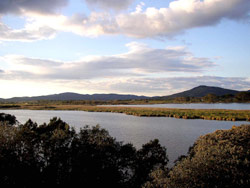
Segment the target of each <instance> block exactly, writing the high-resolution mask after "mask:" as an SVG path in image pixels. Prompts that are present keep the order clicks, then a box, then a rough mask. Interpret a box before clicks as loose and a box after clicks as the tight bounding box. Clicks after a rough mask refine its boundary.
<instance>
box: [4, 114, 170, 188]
mask: <svg viewBox="0 0 250 188" xmlns="http://www.w3.org/2000/svg"><path fill="white" fill-rule="evenodd" d="M167 162H168V158H167V156H166V149H165V148H164V147H162V146H161V145H160V144H159V141H158V140H153V141H150V142H149V143H147V144H145V145H143V146H142V148H141V149H139V150H136V149H135V148H134V147H133V145H132V144H122V143H120V142H117V141H116V140H115V139H114V138H113V137H111V136H110V135H109V133H108V132H107V131H106V130H104V129H101V128H100V127H99V126H96V127H93V128H89V127H85V128H83V129H81V130H80V132H79V133H76V131H75V130H74V129H73V128H71V127H70V126H69V125H68V124H66V123H65V122H63V121H62V120H60V119H57V118H53V119H51V121H50V122H49V123H48V124H43V125H40V126H38V125H37V124H36V123H34V122H32V121H31V120H29V121H27V122H26V123H25V124H24V125H19V126H8V125H4V124H3V125H2V126H0V185H1V186H4V185H18V186H20V187H35V186H37V185H50V186H56V185H58V186H61V185H70V186H72V185H77V186H79V185H80V186H82V185H85V186H86V185H90V186H89V187H104V186H108V187H141V185H142V184H143V183H145V180H147V177H148V174H149V173H150V172H151V171H152V170H154V169H156V168H161V169H164V168H165V167H166V165H167Z"/></svg>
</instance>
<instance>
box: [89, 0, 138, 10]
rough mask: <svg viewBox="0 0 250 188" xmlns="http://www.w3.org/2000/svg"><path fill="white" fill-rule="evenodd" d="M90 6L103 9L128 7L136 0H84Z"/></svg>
mask: <svg viewBox="0 0 250 188" xmlns="http://www.w3.org/2000/svg"><path fill="white" fill-rule="evenodd" d="M84 1H85V2H86V3H87V4H88V5H89V6H91V7H94V8H95V7H97V8H101V9H108V10H110V9H114V10H121V9H126V8H128V6H129V5H130V4H131V3H132V2H133V1H134V0H84Z"/></svg>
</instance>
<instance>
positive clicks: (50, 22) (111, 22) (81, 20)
mask: <svg viewBox="0 0 250 188" xmlns="http://www.w3.org/2000/svg"><path fill="white" fill-rule="evenodd" d="M26 1H27V2H28V0H26ZM26 1H25V2H26ZM30 1H31V0H30ZM113 1H115V2H116V3H114V2H113ZM46 2H47V1H46ZM53 2H54V1H53ZM56 2H57V1H56ZM65 2H66V1H65ZM117 2H118V0H105V1H104V0H96V1H93V0H91V4H95V5H100V6H101V5H102V6H104V5H105V6H107V7H109V6H110V7H111V8H112V6H113V8H115V7H116V6H117V7H118V8H119V6H121V7H122V5H123V4H122V3H120V4H118V3H117ZM119 2H120V0H119ZM122 2H123V3H125V4H128V1H122ZM126 2H127V3H126ZM88 3H90V1H89V2H88ZM45 4H46V3H45ZM63 4H64V3H63ZM46 5H48V2H47V4H46ZM53 5H54V6H52V8H51V10H54V9H56V7H57V6H58V7H60V6H61V4H58V5H57V3H55V4H53ZM142 6H144V7H145V10H144V9H143V8H142ZM42 7H46V6H45V5H44V6H42ZM35 8H36V7H35ZM20 9H22V8H20ZM41 10H43V8H42V9H41ZM48 10H49V11H48V12H51V11H50V9H48ZM249 11H250V1H249V0H203V1H202V0H176V1H172V2H171V3H170V4H169V6H168V7H163V8H154V7H147V8H146V5H145V4H143V3H141V4H139V5H138V6H137V7H136V8H135V11H132V12H130V11H124V12H122V13H118V14H114V13H111V12H110V11H106V10H105V9H104V11H101V12H95V11H92V12H91V13H90V14H89V15H85V14H83V13H75V14H73V15H72V16H70V17H68V16H65V15H62V14H56V13H54V14H45V13H43V11H40V12H39V11H33V9H32V7H31V6H28V7H27V8H25V11H23V12H22V13H21V14H22V16H24V19H26V24H25V27H24V28H23V29H19V30H13V29H11V28H9V27H8V26H7V25H4V24H3V23H1V26H0V34H1V35H0V36H1V37H0V40H7V41H8V40H19V41H20V40H21V41H35V40H41V39H51V38H53V36H55V34H56V33H57V32H72V33H74V34H77V35H80V36H86V37H97V36H100V35H125V36H129V37H135V38H159V37H160V38H162V37H172V36H175V35H178V34H180V33H183V32H185V31H186V30H189V29H192V28H197V27H205V26H211V25H215V24H218V23H220V22H221V21H222V20H223V19H231V20H239V19H244V18H246V17H247V16H249ZM2 13H4V11H2Z"/></svg>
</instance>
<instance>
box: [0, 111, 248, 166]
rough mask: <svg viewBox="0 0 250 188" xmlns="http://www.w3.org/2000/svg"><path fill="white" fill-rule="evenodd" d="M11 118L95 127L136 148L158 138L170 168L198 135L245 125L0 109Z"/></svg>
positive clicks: (81, 112) (76, 126) (117, 115)
mask: <svg viewBox="0 0 250 188" xmlns="http://www.w3.org/2000/svg"><path fill="white" fill-rule="evenodd" d="M0 112H3V113H8V114H12V115H15V116H16V117H17V119H18V121H19V122H20V123H24V122H26V121H27V120H28V119H29V118H31V119H32V120H33V121H35V122H37V123H38V124H42V123H44V122H48V121H49V120H50V119H51V118H52V117H60V118H61V119H62V120H64V121H65V122H67V123H68V124H69V125H72V126H74V127H75V128H76V130H80V128H81V127H84V126H85V125H89V126H95V125H97V124H99V125H100V126H101V127H102V128H105V129H107V130H108V131H109V133H110V135H111V136H113V137H115V138H116V139H117V140H118V141H124V142H125V143H133V145H134V146H136V147H137V148H140V147H141V146H142V145H143V144H145V143H147V142H148V141H150V140H152V139H155V138H157V139H159V140H160V143H161V144H162V145H164V146H165V147H166V148H167V153H168V156H169V160H170V166H171V165H172V164H173V162H174V160H176V159H177V158H178V156H180V155H182V154H186V152H187V151H188V148H189V147H190V146H191V145H192V144H193V143H194V141H195V140H196V139H197V138H198V137H199V136H200V135H204V134H207V133H211V132H214V131H215V130H218V129H230V128H231V127H232V126H233V125H236V126H237V125H241V124H243V123H245V124H246V123H247V122H230V121H211V120H185V119H175V118H168V117H137V116H129V115H125V114H118V113H104V112H83V111H45V110H44V111H32V110H0Z"/></svg>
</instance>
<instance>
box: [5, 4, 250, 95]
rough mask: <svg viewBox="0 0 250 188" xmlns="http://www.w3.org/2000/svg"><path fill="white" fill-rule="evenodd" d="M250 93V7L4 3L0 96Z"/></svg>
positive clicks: (226, 5) (221, 5)
mask: <svg viewBox="0 0 250 188" xmlns="http://www.w3.org/2000/svg"><path fill="white" fill-rule="evenodd" d="M199 85H208V86H218V87H223V88H228V89H235V90H242V91H243V90H249V89H250V1H249V0H140V1H137V0H53V1H51V0H43V1H40V0H22V1H20V0H0V86H1V92H0V98H10V97H17V96H39V95H47V94H55V93H62V92H77V93H81V94H93V93H117V94H135V95H145V96H164V95H170V94H173V93H176V92H180V91H184V90H187V89H191V88H193V87H196V86H199Z"/></svg>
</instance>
